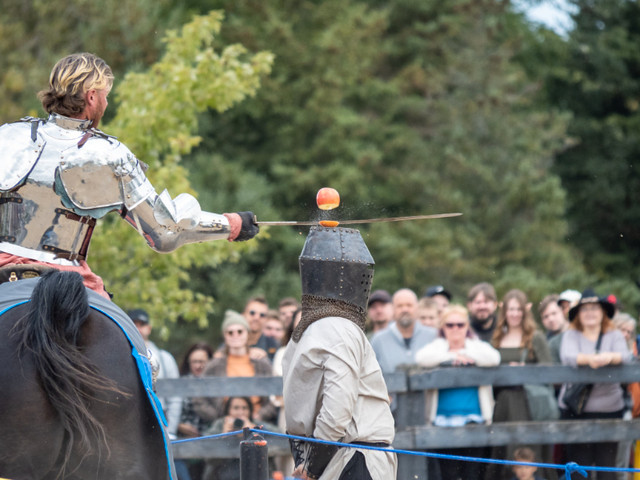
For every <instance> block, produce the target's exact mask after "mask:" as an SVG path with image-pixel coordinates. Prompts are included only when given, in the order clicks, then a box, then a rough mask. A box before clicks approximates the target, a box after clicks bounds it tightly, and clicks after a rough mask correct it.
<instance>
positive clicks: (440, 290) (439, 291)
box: [423, 285, 451, 300]
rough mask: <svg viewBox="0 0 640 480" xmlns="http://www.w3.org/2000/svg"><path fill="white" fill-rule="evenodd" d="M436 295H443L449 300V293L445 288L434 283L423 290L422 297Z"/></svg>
mask: <svg viewBox="0 0 640 480" xmlns="http://www.w3.org/2000/svg"><path fill="white" fill-rule="evenodd" d="M436 295H444V296H445V297H447V299H448V300H451V293H450V292H449V291H448V290H446V289H445V288H444V287H443V286H442V285H434V286H433V287H429V288H427V289H426V290H425V292H424V295H423V297H429V298H431V297H435V296H436Z"/></svg>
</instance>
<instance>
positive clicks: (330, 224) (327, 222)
mask: <svg viewBox="0 0 640 480" xmlns="http://www.w3.org/2000/svg"><path fill="white" fill-rule="evenodd" d="M318 223H319V224H320V225H322V226H323V227H327V228H333V227H337V226H338V224H339V222H336V221H335V220H320V221H319V222H318Z"/></svg>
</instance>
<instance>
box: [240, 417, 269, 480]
mask: <svg viewBox="0 0 640 480" xmlns="http://www.w3.org/2000/svg"><path fill="white" fill-rule="evenodd" d="M240 480H269V449H268V447H267V441H266V440H265V439H264V438H263V437H262V436H260V435H258V434H257V433H253V432H251V430H250V429H249V428H245V429H244V440H243V441H241V442H240Z"/></svg>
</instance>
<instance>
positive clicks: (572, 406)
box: [562, 383, 593, 415]
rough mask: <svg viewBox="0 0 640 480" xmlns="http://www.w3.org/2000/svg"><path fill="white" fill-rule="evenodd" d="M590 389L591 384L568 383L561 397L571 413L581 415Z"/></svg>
mask: <svg viewBox="0 0 640 480" xmlns="http://www.w3.org/2000/svg"><path fill="white" fill-rule="evenodd" d="M592 388H593V384H591V383H570V384H568V385H567V387H566V389H565V391H564V395H562V401H563V402H564V404H565V405H566V406H567V409H569V411H570V412H571V413H573V414H574V415H581V414H582V412H583V410H584V406H585V405H586V404H587V400H588V399H589V395H590V394H591V389H592Z"/></svg>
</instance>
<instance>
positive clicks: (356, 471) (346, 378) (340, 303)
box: [283, 226, 397, 480]
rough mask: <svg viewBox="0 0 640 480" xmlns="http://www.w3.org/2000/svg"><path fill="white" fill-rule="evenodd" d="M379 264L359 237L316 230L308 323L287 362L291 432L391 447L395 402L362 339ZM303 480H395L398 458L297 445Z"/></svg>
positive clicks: (306, 268) (307, 288)
mask: <svg viewBox="0 0 640 480" xmlns="http://www.w3.org/2000/svg"><path fill="white" fill-rule="evenodd" d="M373 263H374V262H373V258H371V254H370V253H369V251H368V249H367V247H366V245H365V244H364V241H363V240H362V237H361V236H360V233H359V232H358V231H357V230H352V229H345V228H324V227H320V226H318V227H312V228H311V231H310V233H309V236H308V238H307V241H306V243H305V246H304V247H303V250H302V254H301V255H300V273H301V276H302V293H303V295H302V319H301V321H300V324H299V325H298V326H297V327H296V329H295V330H294V333H293V336H292V339H291V341H290V342H289V345H288V347H287V351H286V353H285V357H284V360H283V370H284V375H283V382H284V404H285V418H286V425H287V432H288V433H289V434H292V435H296V436H305V437H313V438H316V439H319V440H328V441H332V442H340V443H349V444H353V445H366V446H374V447H378V448H388V447H390V445H391V442H392V441H393V437H394V422H393V417H392V415H391V410H390V408H389V395H388V393H387V388H386V385H385V383H384V379H383V377H382V372H381V370H380V366H379V365H378V362H377V361H376V356H375V353H374V352H373V349H372V348H371V345H370V344H369V341H368V340H367V338H366V335H365V333H364V322H365V316H366V305H367V300H368V297H369V291H370V287H371V278H372V276H373ZM291 444H292V445H291V448H292V453H293V456H294V461H295V465H296V469H295V471H294V473H293V475H294V476H295V477H297V478H302V479H322V480H329V479H331V480H347V479H349V480H383V479H384V480H391V479H394V478H396V470H397V459H396V456H395V454H394V453H392V452H385V451H380V450H369V449H359V448H355V447H354V448H351V447H337V446H333V445H326V444H321V443H316V442H306V441H302V440H292V441H291Z"/></svg>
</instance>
